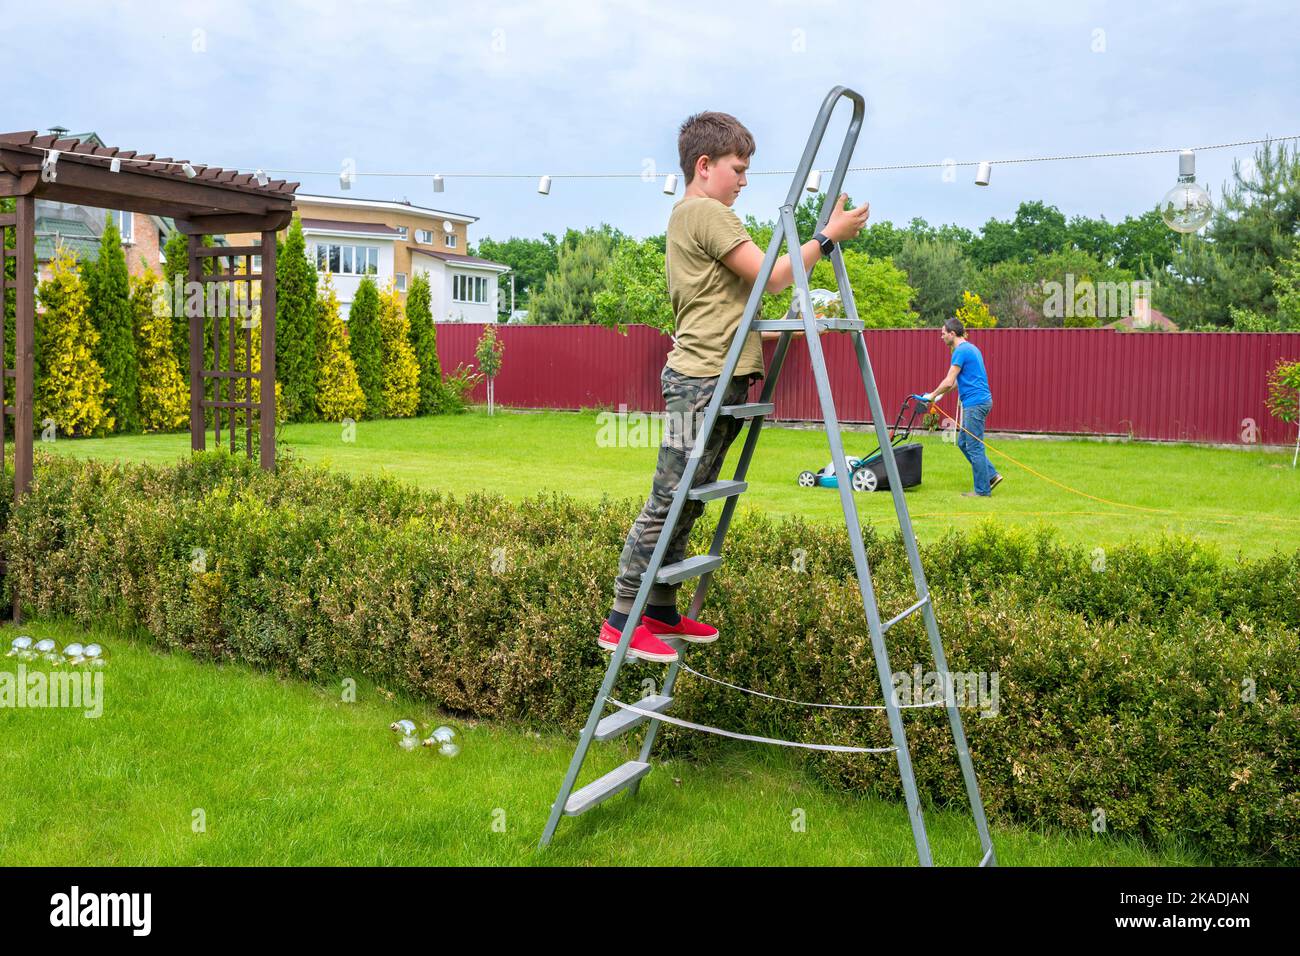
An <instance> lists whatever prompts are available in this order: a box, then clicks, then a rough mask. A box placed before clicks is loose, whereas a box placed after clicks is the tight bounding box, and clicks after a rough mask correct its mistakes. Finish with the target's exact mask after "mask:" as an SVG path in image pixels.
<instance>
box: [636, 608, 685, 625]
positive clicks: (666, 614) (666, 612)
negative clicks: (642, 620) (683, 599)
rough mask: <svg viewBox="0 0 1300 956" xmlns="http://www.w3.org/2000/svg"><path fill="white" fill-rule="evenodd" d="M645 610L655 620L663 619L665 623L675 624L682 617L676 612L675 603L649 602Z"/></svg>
mask: <svg viewBox="0 0 1300 956" xmlns="http://www.w3.org/2000/svg"><path fill="white" fill-rule="evenodd" d="M645 612H646V614H647V615H649V616H650V617H652V618H654V619H655V620H656V621H663V622H664V623H665V624H676V623H677V622H678V621H680V620H681V619H682V616H681V615H680V614H678V613H677V605H676V604H651V605H648V606H647V607H646V609H645Z"/></svg>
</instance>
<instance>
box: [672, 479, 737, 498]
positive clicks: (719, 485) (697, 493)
mask: <svg viewBox="0 0 1300 956" xmlns="http://www.w3.org/2000/svg"><path fill="white" fill-rule="evenodd" d="M748 487H749V482H747V481H715V482H712V483H711V484H707V485H697V486H695V487H694V488H692V489H691V490H690V491H688V492H686V497H687V498H689V499H691V501H712V500H713V499H714V498H730V497H732V496H733V495H738V494H740V493H741V492H742V491H744V490H745V489H746V488H748Z"/></svg>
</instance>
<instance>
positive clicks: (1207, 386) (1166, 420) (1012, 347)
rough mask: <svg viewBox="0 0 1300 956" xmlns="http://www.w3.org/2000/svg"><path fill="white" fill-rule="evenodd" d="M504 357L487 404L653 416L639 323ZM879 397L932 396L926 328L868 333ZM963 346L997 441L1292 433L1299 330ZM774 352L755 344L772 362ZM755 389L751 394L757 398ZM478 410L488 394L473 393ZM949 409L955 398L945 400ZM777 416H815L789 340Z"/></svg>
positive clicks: (1064, 333)
mask: <svg viewBox="0 0 1300 956" xmlns="http://www.w3.org/2000/svg"><path fill="white" fill-rule="evenodd" d="M482 332H483V326H482V325H477V324H470V323H466V324H460V323H439V324H438V357H439V360H440V361H441V363H442V367H443V371H444V372H450V371H452V370H454V369H455V368H456V366H457V364H458V363H464V364H465V365H472V364H474V346H475V344H476V343H477V341H478V338H479V336H480V335H481V334H482ZM497 334H498V337H499V338H500V339H501V341H502V343H503V344H504V346H505V353H504V356H503V361H502V368H501V374H500V375H499V376H498V377H497V381H496V401H497V402H498V403H500V404H502V405H508V406H515V407H519V408H559V409H579V408H610V409H615V410H617V409H618V408H619V406H620V405H622V406H625V407H626V409H627V410H628V411H662V410H663V399H662V397H661V395H660V390H659V374H660V372H661V371H662V370H663V364H664V359H665V357H666V356H667V354H668V352H669V350H670V349H671V347H672V340H671V338H670V337H669V336H667V335H664V334H663V333H661V332H658V331H656V330H654V329H651V328H649V327H647V326H640V325H635V326H631V327H629V329H628V333H627V335H625V336H624V335H620V334H618V333H617V332H615V331H613V330H611V329H605V328H600V327H596V326H587V325H563V326H513V325H511V326H505V325H503V326H497ZM866 336H867V352H868V355H869V356H870V358H871V365H872V368H873V370H874V371H875V374H876V381H877V383H878V385H879V388H880V395H881V399H882V401H883V402H884V404H885V409H886V411H887V412H888V413H890V414H891V415H892V413H893V410H894V409H896V408H897V406H898V405H899V404H900V403H901V402H902V400H903V397H904V396H905V395H908V394H910V393H912V392H923V391H929V390H930V389H932V388H934V386H935V385H937V384H938V383H939V381H940V380H941V379H942V378H943V375H944V373H945V371H946V370H947V365H948V362H947V358H948V349H947V347H946V346H944V344H943V341H942V340H941V339H940V337H939V331H938V330H937V329H889V330H876V331H869V332H867V333H866ZM970 340H971V341H972V342H974V343H975V344H976V345H978V346H979V348H980V351H981V352H983V353H984V360H985V365H986V366H987V368H988V374H989V384H990V387H991V388H992V391H993V412H992V413H991V414H990V416H989V428H990V429H992V430H995V431H1021V432H1047V433H1060V434H1104V435H1130V434H1131V435H1132V436H1133V437H1135V438H1149V439H1161V440H1177V441H1199V442H1232V443H1242V441H1243V432H1244V431H1246V430H1247V428H1248V426H1247V425H1246V424H1244V423H1245V421H1246V419H1250V420H1252V421H1253V422H1254V423H1255V426H1256V428H1257V432H1256V435H1255V437H1256V440H1257V441H1260V442H1265V443H1269V444H1288V443H1290V442H1293V441H1294V440H1295V426H1293V425H1286V424H1285V423H1283V422H1281V421H1278V420H1277V419H1276V418H1274V417H1273V416H1271V415H1270V414H1269V413H1268V410H1267V408H1266V407H1265V404H1264V403H1265V400H1266V398H1267V394H1268V389H1267V386H1266V379H1267V376H1268V372H1269V370H1270V369H1272V367H1273V366H1274V365H1275V364H1276V363H1277V361H1278V360H1279V359H1282V358H1285V359H1288V360H1292V361H1297V360H1300V333H1255V332H1178V333H1156V332H1149V333H1148V332H1115V331H1112V330H1109V329H986V330H974V331H972V332H971V335H970ZM821 341H822V344H823V347H824V350H825V353H826V362H827V368H828V369H829V371H830V376H831V386H832V389H833V391H834V393H835V400H836V408H837V410H838V411H839V415H840V418H841V420H842V421H845V422H865V421H869V420H870V416H869V415H868V413H867V402H866V395H865V393H864V392H863V389H862V380H861V377H860V375H859V373H858V368H857V363H856V361H855V360H854V357H853V347H852V343H851V340H850V338H849V337H848V336H847V335H844V334H839V333H828V334H826V335H824V336H822V339H821ZM774 348H775V343H774V342H772V343H767V344H766V347H765V351H766V355H767V358H768V360H769V361H770V360H771V356H772V352H773V350H774ZM761 387H762V383H759V384H758V385H756V386H755V387H754V390H753V392H752V395H753V396H754V397H757V395H758V394H759V389H760V388H761ZM472 398H473V399H474V400H475V401H479V402H486V401H487V390H486V386H485V385H483V384H480V385H479V386H478V387H477V388H476V389H475V390H474V392H473V393H472ZM945 405H946V407H947V409H948V410H949V411H952V410H953V408H954V407H955V405H956V402H955V400H954V399H953V398H949V399H948V401H947V402H946V403H945ZM773 417H774V418H776V419H787V420H806V421H818V420H820V419H821V411H820V407H819V405H818V402H817V389H816V386H815V384H814V382H813V376H812V367H811V365H810V364H809V361H808V349H807V344H806V343H805V342H804V341H802V340H801V339H796V340H795V341H794V343H793V344H792V345H791V348H790V353H789V355H787V356H786V360H785V366H784V368H783V370H782V372H781V378H780V381H779V382H778V383H777V390H776V412H775V415H774V416H773Z"/></svg>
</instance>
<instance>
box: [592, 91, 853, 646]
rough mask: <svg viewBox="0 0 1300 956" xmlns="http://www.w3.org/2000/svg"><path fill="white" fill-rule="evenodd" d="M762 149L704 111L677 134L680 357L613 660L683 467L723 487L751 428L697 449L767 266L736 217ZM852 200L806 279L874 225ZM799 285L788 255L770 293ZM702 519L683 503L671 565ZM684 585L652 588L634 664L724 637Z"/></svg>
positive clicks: (675, 286) (625, 579) (619, 608)
mask: <svg viewBox="0 0 1300 956" xmlns="http://www.w3.org/2000/svg"><path fill="white" fill-rule="evenodd" d="M755 149H756V147H755V144H754V137H753V136H752V135H751V134H750V132H749V130H747V129H746V128H745V127H744V126H743V125H742V124H741V123H740V121H739V120H737V119H736V118H735V117H734V116H730V115H729V114H727V113H713V112H707V113H698V114H696V115H695V116H692V117H690V118H689V119H687V120H686V122H685V123H683V124H682V127H681V131H680V133H679V135H678V139H677V150H678V154H679V157H680V159H681V168H682V173H683V174H684V175H685V177H686V194H685V196H684V197H683V198H682V199H681V200H679V201H678V202H677V203H675V204H674V205H673V210H672V214H671V215H670V217H669V219H668V231H667V244H666V247H665V265H666V269H667V273H668V295H669V298H670V299H671V301H672V306H673V315H674V316H675V318H676V335H675V336H674V339H673V348H672V351H671V352H669V354H668V360H667V363H666V364H665V365H664V369H663V372H662V373H661V375H660V383H661V386H662V388H663V397H664V405H665V407H666V409H667V422H666V424H665V427H664V439H663V442H662V444H661V445H660V448H659V461H658V465H657V467H656V468H655V475H654V481H653V484H652V485H651V490H650V497H649V498H648V499H647V500H646V503H645V507H644V508H642V509H641V515H640V516H639V517H638V518H637V519H636V521H635V522H634V523H633V525H632V529H631V530H630V531H629V532H628V535H627V540H626V542H625V543H624V545H623V553H622V555H621V556H620V557H619V572H618V578H617V580H616V581H615V584H614V605H613V607H612V609H611V610H610V613H609V616H608V618H606V620H605V622H604V623H603V624H602V625H601V629H600V636H599V637H598V638H597V642H598V643H599V644H600V646H601V647H602V648H604V649H605V650H607V651H613V650H614V649H615V648H616V647H618V642H619V637H620V636H621V634H622V631H623V627H624V626H625V625H626V624H627V618H628V614H630V613H631V611H632V605H633V603H634V602H635V599H636V594H637V590H638V589H639V588H640V586H641V579H642V575H643V574H644V573H645V570H646V568H647V567H648V565H649V563H650V557H651V555H652V554H653V552H654V549H655V546H656V544H657V543H658V541H659V534H660V532H661V531H662V530H663V526H664V522H665V519H666V518H667V516H668V510H669V508H670V506H671V505H672V500H673V495H674V493H675V492H676V490H677V486H678V485H679V484H680V482H681V478H682V474H683V472H684V471H685V469H686V462H687V460H688V459H689V458H690V457H691V456H693V455H698V456H699V457H700V459H701V460H700V463H699V466H698V467H697V469H696V472H695V481H694V483H693V485H692V487H695V486H698V485H704V484H709V483H711V482H714V481H717V479H718V473H719V472H720V471H721V469H722V463H723V460H724V459H725V458H726V456H727V449H728V448H730V447H731V443H732V441H733V440H734V439H735V438H736V436H737V435H738V434H739V433H740V431H741V429H742V428H743V427H744V424H745V423H744V421H743V420H741V419H736V418H726V417H719V418H718V419H717V421H716V422H715V424H714V427H713V429H712V431H711V433H710V434H709V436H708V439H707V440H706V441H705V443H704V445H703V447H701V448H699V449H697V448H696V442H695V433H696V430H697V429H698V427H699V425H700V424H701V422H702V421H703V417H704V410H705V409H706V408H707V407H708V404H709V402H710V400H711V399H712V398H713V393H714V389H716V388H717V387H718V385H719V377H720V375H721V373H722V368H723V365H724V364H725V362H726V358H727V350H728V349H729V348H730V347H731V342H732V339H733V338H734V336H735V334H736V329H737V327H738V326H739V325H740V322H741V319H743V318H744V314H745V305H746V302H747V301H748V299H749V295H750V292H751V291H752V289H753V286H754V283H755V282H756V281H757V280H758V274H759V271H760V270H761V269H762V266H763V250H761V249H759V247H758V246H757V245H755V244H754V242H753V240H752V239H750V237H749V233H748V232H746V231H745V227H744V225H742V224H741V222H740V219H739V218H737V216H736V213H735V212H734V211H733V210H732V208H731V206H732V204H733V203H734V202H735V201H736V199H737V197H739V196H740V190H741V189H743V188H744V186H745V185H746V180H745V171H746V170H747V169H748V168H749V160H750V158H751V157H752V156H753V155H754V152H755ZM845 199H846V196H845V195H844V194H843V193H841V194H840V196H839V198H838V199H837V200H836V202H835V208H834V210H833V211H832V213H831V215H830V218H829V220H828V221H827V223H826V229H825V232H824V233H820V232H819V233H817V234H816V235H815V236H814V237H813V238H812V239H810V240H809V241H808V242H805V243H804V244H803V245H802V246H801V248H800V252H801V254H802V257H803V264H804V269H805V270H807V271H809V272H811V270H812V267H813V265H814V264H815V263H816V262H817V260H818V259H820V258H821V257H822V256H823V255H830V253H831V250H832V249H833V248H834V244H835V243H837V242H843V241H844V240H846V239H853V238H855V237H856V236H857V235H858V233H859V232H860V231H861V230H862V227H863V226H864V225H865V224H866V221H867V216H868V214H869V206H868V204H866V203H864V204H863V205H862V206H860V207H858V208H857V209H853V210H845V209H844V208H843V205H844V200H845ZM793 281H794V278H793V275H792V273H791V265H790V258H789V256H788V255H787V256H782V257H781V258H780V259H778V260H777V262H776V264H775V266H774V267H773V269H772V276H771V279H770V281H769V282H768V283H767V287H766V289H765V291H766V292H768V293H773V294H775V293H778V292H781V291H782V290H784V289H786V288H787V287H788V286H789V285H790V284H791V283H792V282H793ZM799 334H802V333H799ZM779 335H780V333H779V332H768V333H762V334H761V337H760V333H758V332H751V333H750V335H749V337H748V340H747V341H746V342H745V344H744V349H743V351H742V352H741V356H740V361H739V363H738V364H737V366H736V374H735V376H734V377H733V378H732V379H731V381H729V382H726V383H723V387H724V388H726V390H727V391H726V393H725V395H724V396H723V404H724V405H738V404H741V403H743V402H744V401H745V399H746V396H747V395H748V393H749V389H750V386H751V385H752V384H753V383H754V382H755V381H756V380H758V379H761V378H762V377H763V375H764V372H765V367H764V365H763V346H762V338H775V337H778V336H779ZM703 511H704V502H702V501H687V502H686V504H685V506H684V508H683V510H682V512H681V516H680V519H679V521H678V523H677V526H676V528H675V529H674V530H673V536H672V539H671V541H670V542H669V545H668V550H667V552H666V554H665V556H664V564H665V565H668V564H672V563H675V562H678V561H681V560H682V559H683V558H684V557H685V556H686V544H687V540H688V538H689V537H690V532H691V526H692V525H693V524H694V523H695V520H696V519H697V518H698V517H699V516H700V515H701V514H702V513H703ZM679 587H680V585H679V584H672V585H659V584H656V585H654V587H653V588H652V589H651V591H650V596H649V599H648V601H647V606H646V609H645V613H644V615H643V616H642V622H641V624H639V625H638V626H637V628H636V629H635V631H634V632H633V634H632V640H631V644H630V645H629V647H628V652H627V653H628V656H629V657H639V658H641V659H642V660H648V661H660V662H670V661H675V660H676V659H677V652H676V651H675V650H673V649H672V648H671V647H670V646H669V645H668V644H666V643H664V642H663V641H662V640H660V639H659V637H658V636H656V635H668V636H671V637H675V638H678V639H680V640H684V641H692V642H696V643H708V642H710V641H714V640H717V637H718V631H717V628H715V627H712V626H710V625H708V624H705V623H703V622H701V621H695V620H692V619H691V618H689V617H685V616H683V615H682V614H680V613H678V610H677V590H678V588H679Z"/></svg>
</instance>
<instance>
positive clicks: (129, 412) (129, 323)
mask: <svg viewBox="0 0 1300 956" xmlns="http://www.w3.org/2000/svg"><path fill="white" fill-rule="evenodd" d="M83 271H84V274H85V284H86V300H87V308H88V310H89V313H90V320H91V323H92V325H93V326H94V328H95V331H96V332H98V333H99V338H98V343H97V345H96V347H95V360H96V361H97V362H98V363H99V366H100V368H102V369H103V370H104V380H105V381H107V382H108V407H109V411H110V412H112V414H113V417H114V418H115V419H116V421H117V430H118V431H120V432H138V431H140V427H141V421H140V395H139V388H140V385H139V375H138V370H137V369H138V367H137V365H136V355H135V316H134V314H133V312H132V310H131V280H130V276H129V274H128V273H127V271H126V255H125V254H124V253H123V252H122V234H121V233H120V232H118V229H117V224H116V223H114V222H113V216H112V214H111V213H109V214H107V215H106V217H105V222H104V232H103V235H101V236H100V238H99V259H98V261H96V262H94V263H87V264H86V266H85V267H84V270H83Z"/></svg>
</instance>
